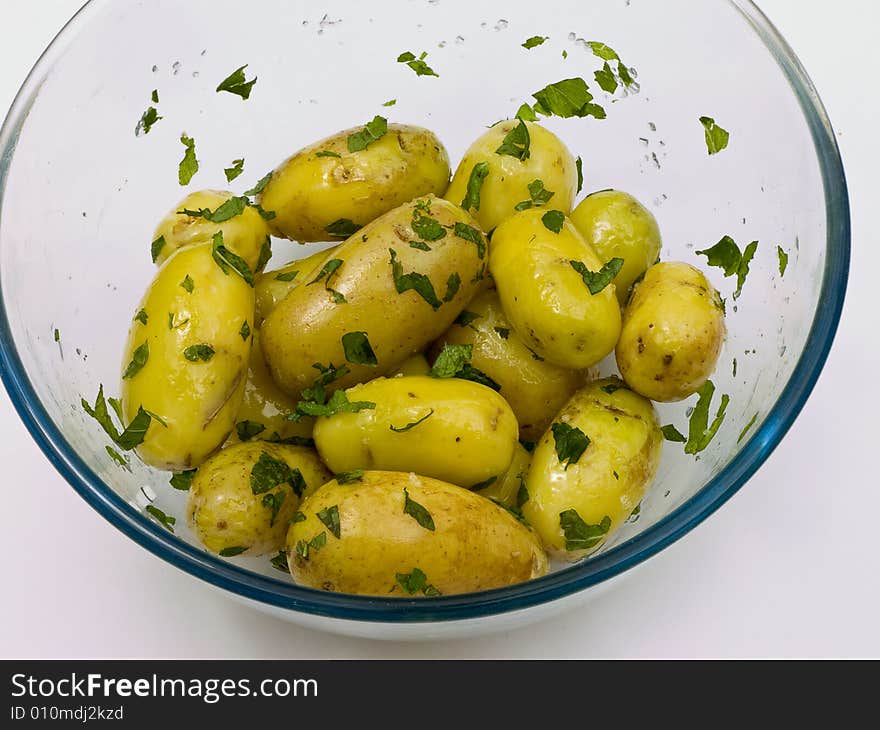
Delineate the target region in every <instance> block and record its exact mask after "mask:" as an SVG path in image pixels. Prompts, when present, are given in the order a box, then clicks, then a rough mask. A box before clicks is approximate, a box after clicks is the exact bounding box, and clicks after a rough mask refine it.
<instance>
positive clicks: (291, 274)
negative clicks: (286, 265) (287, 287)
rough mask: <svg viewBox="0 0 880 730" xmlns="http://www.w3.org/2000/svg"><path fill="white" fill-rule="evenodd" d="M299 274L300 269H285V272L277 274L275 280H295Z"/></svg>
mask: <svg viewBox="0 0 880 730" xmlns="http://www.w3.org/2000/svg"><path fill="white" fill-rule="evenodd" d="M297 276H299V271H285V272H284V273H283V274H276V275H275V281H288V282H289V281H293V280H294V279H296V277H297Z"/></svg>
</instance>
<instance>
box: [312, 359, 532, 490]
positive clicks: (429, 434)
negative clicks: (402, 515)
mask: <svg viewBox="0 0 880 730" xmlns="http://www.w3.org/2000/svg"><path fill="white" fill-rule="evenodd" d="M346 395H347V396H348V399H349V401H351V402H352V403H354V402H356V401H368V402H372V403H375V404H376V407H375V408H372V409H368V410H362V411H360V412H358V413H337V414H336V415H334V416H330V417H321V418H318V419H317V422H316V423H315V431H314V438H315V445H316V447H317V449H318V453H319V454H320V455H321V458H322V459H323V460H324V463H326V464H327V466H328V467H330V469H332V470H333V471H334V472H335V473H337V474H338V473H340V472H348V471H353V470H355V469H377V470H380V471H405V472H416V473H418V474H423V475H425V476H428V477H433V478H434V479H441V480H442V481H445V482H450V483H452V484H457V485H458V486H460V487H465V488H470V487H473V486H475V485H477V484H480V483H482V482H485V481H486V480H488V479H491V478H493V477H495V478H498V477H501V476H503V475H504V473H505V472H506V471H507V469H508V467H509V466H510V462H511V460H512V459H513V454H514V450H515V448H516V446H517V436H518V427H517V423H516V416H514V415H513V411H512V410H510V406H509V405H507V402H506V401H505V400H504V399H503V398H502V397H501V396H500V395H498V393H496V392H495V391H494V390H492V389H491V388H488V387H486V386H485V385H480V384H479V383H473V382H471V381H469V380H460V379H457V378H448V379H440V378H432V377H425V376H417V375H415V376H403V377H399V378H378V379H376V380H372V381H370V382H369V383H365V384H364V385H356V386H355V387H353V388H350V389H348V390H347V391H346ZM431 411H433V414H432V415H430V416H429V417H428V418H427V419H425V420H424V421H423V422H422V423H420V424H419V425H418V426H414V427H413V428H411V429H410V430H408V431H405V432H396V431H393V430H392V427H393V428H397V429H403V428H405V427H406V426H408V425H409V424H411V423H415V422H417V421H419V420H420V419H422V418H424V417H425V416H427V415H428V414H429V413H431Z"/></svg>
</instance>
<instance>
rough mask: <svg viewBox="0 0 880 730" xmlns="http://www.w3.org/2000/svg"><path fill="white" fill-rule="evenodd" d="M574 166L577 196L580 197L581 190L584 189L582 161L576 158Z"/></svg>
mask: <svg viewBox="0 0 880 730" xmlns="http://www.w3.org/2000/svg"><path fill="white" fill-rule="evenodd" d="M574 166H575V167H576V168H577V176H578V188H577V195H580V193H581V190H583V189H584V161H583V160H582V159H581V158H580V157H578V158H577V159H576V160H575V161H574Z"/></svg>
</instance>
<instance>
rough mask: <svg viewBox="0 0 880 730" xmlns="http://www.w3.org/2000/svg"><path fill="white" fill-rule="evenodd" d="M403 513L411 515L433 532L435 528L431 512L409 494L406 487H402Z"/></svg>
mask: <svg viewBox="0 0 880 730" xmlns="http://www.w3.org/2000/svg"><path fill="white" fill-rule="evenodd" d="M403 513H404V514H406V515H409V516H410V517H412V518H413V519H414V520H415V521H416V522H418V523H419V524H420V525H421V526H422V527H424V528H425V529H426V530H430V531H431V532H433V531H434V530H435V529H436V528H435V527H434V518H433V517H431V513H430V512H428V510H426V509H425V508H424V507H423V506H422V505H420V504H419V503H418V502H416V501H415V500H414V499H412V498H411V497H410V496H409V492H408V491H407V489H406V487H404V489H403Z"/></svg>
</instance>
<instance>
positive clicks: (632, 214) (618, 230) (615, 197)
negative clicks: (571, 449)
mask: <svg viewBox="0 0 880 730" xmlns="http://www.w3.org/2000/svg"><path fill="white" fill-rule="evenodd" d="M571 222H572V223H574V227H575V228H577V229H578V231H579V232H580V234H581V235H582V236H583V237H584V240H585V241H586V242H587V243H589V244H590V245H592V247H593V248H594V249H595V250H596V253H597V254H599V258H600V259H602V262H603V263H606V262H608V261H611V259H614V258H620V259H622V260H623V267H622V268H621V270H620V273H618V274H617V276H616V277H614V285H615V287H616V288H617V298H618V299H619V300H620V306H624V305H625V304H626V301H627V299H628V298H629V295H630V289H631V288H632V285H633V284H634V283H635V282H636V281H638V280H639V279H640V278H641V277H642V276H644V274H645V272H646V271H647V270H648V267H650V266H653V265H654V264H655V263H656V262H657V260H658V258H659V257H660V248H661V247H662V245H663V239H662V238H661V237H660V227H659V226H658V225H657V219H656V218H654V216H653V215H652V214H651V211H649V210H648V209H647V208H645V207H644V206H643V205H642V204H641V203H639V201H638V200H636V199H635V198H634V197H633V196H632V195H628V194H627V193H623V192H621V191H619V190H603V191H601V192H598V193H593V194H592V195H588V196H587V197H586V198H585V199H584V200H583V201H582V202H581V204H580V205H578V207H577V208H575V209H574V212H573V213H572V214H571Z"/></svg>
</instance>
